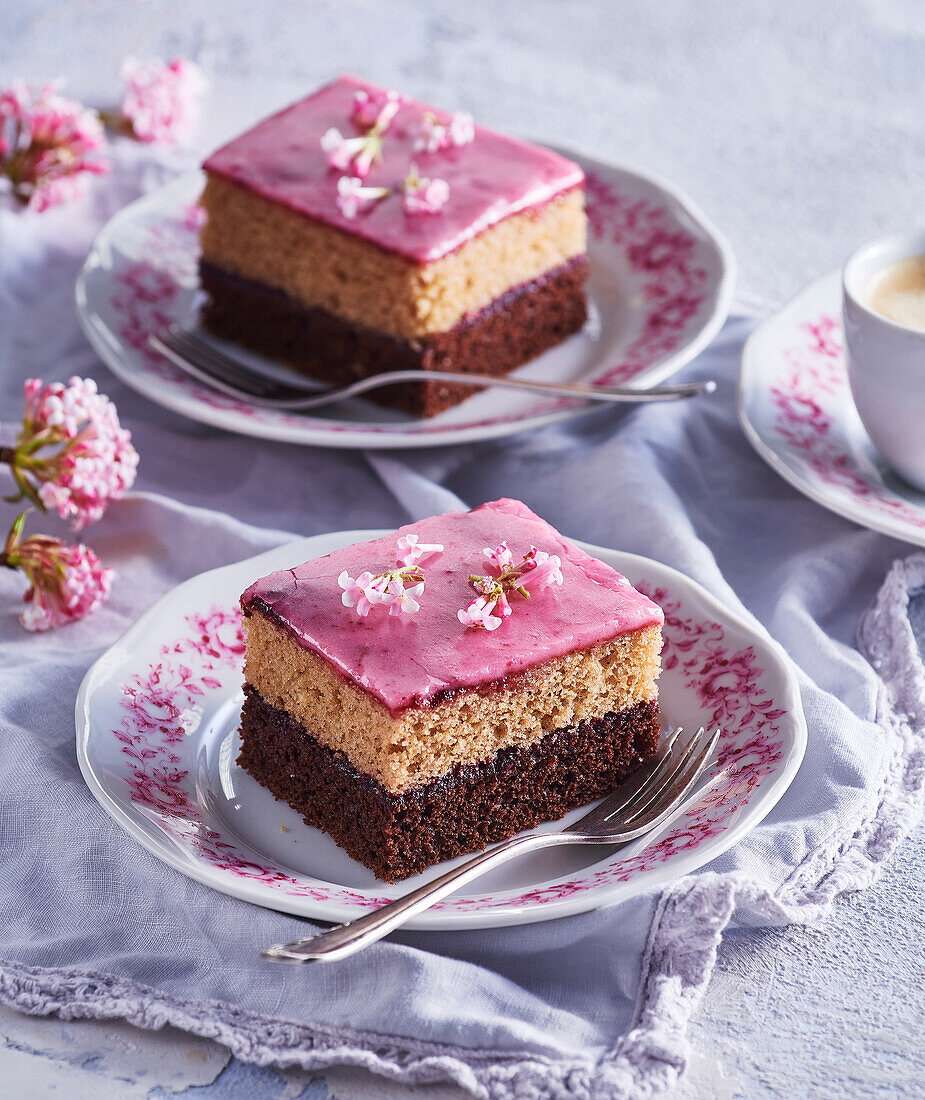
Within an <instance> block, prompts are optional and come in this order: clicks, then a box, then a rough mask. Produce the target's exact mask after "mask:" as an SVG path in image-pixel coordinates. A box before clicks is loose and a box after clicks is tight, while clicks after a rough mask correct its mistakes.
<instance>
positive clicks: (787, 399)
mask: <svg viewBox="0 0 925 1100" xmlns="http://www.w3.org/2000/svg"><path fill="white" fill-rule="evenodd" d="M738 409H739V421H740V423H741V425H742V429H743V431H744V432H745V434H746V436H747V437H748V439H749V441H750V442H751V444H752V445H753V446H754V448H755V450H756V451H757V452H758V454H760V455H761V457H762V458H763V459H765V461H766V462H767V463H768V464H769V465H770V466H771V467H772V469H774V470H776V471H777V472H778V473H779V474H780V475H781V477H783V478H785V479H786V480H787V481H789V482H790V484H791V485H793V486H794V488H796V489H799V491H800V492H801V493H805V494H806V496H808V497H810V498H811V499H812V500H814V501H816V502H817V503H818V504H821V505H822V506H823V507H824V508H828V509H830V510H831V511H833V512H837V513H838V514H839V515H841V516H844V517H845V518H846V519H850V520H853V521H854V522H855V523H859V524H861V526H862V527H869V528H871V529H872V530H874V531H882V532H883V533H884V534H887V535H892V536H893V537H894V538H898V539H903V540H904V541H905V542H911V543H914V544H915V545H917V546H925V494H923V493H921V492H919V491H918V490H916V489H914V488H912V486H910V485H907V484H906V483H905V482H904V481H902V479H901V478H899V477H898V476H897V475H896V474H894V473H893V471H892V470H890V468H889V467H888V466H887V464H886V463H885V462H884V460H883V459H882V458H881V457H880V455H879V454H878V453H877V451H876V449H875V447H874V445H873V443H871V441H870V438H869V437H868V435H867V432H866V431H865V430H864V425H863V424H862V423H861V420H860V417H859V416H858V414H857V410H856V409H855V407H854V402H853V400H852V398H851V390H850V388H849V385H848V374H847V369H846V366H845V359H844V349H843V346H842V321H841V272H840V271H832V272H830V273H829V274H828V275H824V276H823V277H822V278H821V279H817V280H816V281H815V282H813V283H810V285H809V286H808V287H806V288H805V289H803V290H802V291H800V293H799V294H798V295H797V296H796V297H795V298H794V299H792V300H791V301H790V302H788V303H787V305H785V306H784V307H783V308H782V309H780V310H779V311H778V312H777V313H775V314H774V315H773V316H772V317H770V318H769V319H768V320H766V321H764V322H763V323H762V324H761V325H759V326H758V328H757V329H755V331H754V332H753V333H752V335H751V336H750V337H749V339H748V341H747V342H746V344H745V348H744V350H743V352H742V365H741V369H740V372H739V392H738Z"/></svg>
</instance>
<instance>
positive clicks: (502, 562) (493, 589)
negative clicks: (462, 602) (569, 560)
mask: <svg viewBox="0 0 925 1100" xmlns="http://www.w3.org/2000/svg"><path fill="white" fill-rule="evenodd" d="M483 553H484V555H485V557H486V558H487V559H488V561H489V564H490V565H492V566H493V567H494V568H495V569H497V570H498V576H490V575H489V576H480V575H478V574H476V573H473V574H472V575H470V577H469V584H470V585H471V587H472V588H473V589H474V590H475V592H477V593H478V595H477V596H476V598H475V599H474V600H472V601H471V603H468V604H467V605H466V606H465V607H464V608H463V609H462V610H461V611H458V612H457V613H456V616H457V618H458V619H459V621H460V622H461V623H462V624H463V626H472V627H481V628H482V629H484V630H497V629H498V627H499V626H500V625H501V624H502V623H503V622H504V620H505V619H506V618H508V617H509V616H510V615H511V614H513V608H512V607H511V605H510V603H509V602H508V596H509V595H513V593H515V592H516V593H518V595H521V596H523V597H524V599H527V600H528V599H530V590H531V589H532V590H533V591H535V592H536V591H539V590H540V589H542V588H546V587H547V586H548V585H550V584H562V561H561V559H560V558H559V556H558V555H557V554H547V553H546V551H545V550H537V548H536V547H535V546H531V547H530V550H529V551H528V552H527V553H526V554H524V556H523V559H522V560H521V562H520V564H519V565H517V566H515V565H514V558H513V555H512V554H511V552H510V550H509V549H508V546H507V543H506V542H502V543H501V544H500V545H499V546H496V547H495V548H494V550H491V549H489V548H488V547H486V548H485V549H484V551H483Z"/></svg>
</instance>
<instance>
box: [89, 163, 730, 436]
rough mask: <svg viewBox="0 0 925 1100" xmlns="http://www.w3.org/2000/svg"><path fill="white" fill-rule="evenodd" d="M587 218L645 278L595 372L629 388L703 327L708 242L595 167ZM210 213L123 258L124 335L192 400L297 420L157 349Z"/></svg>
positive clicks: (120, 314)
mask: <svg viewBox="0 0 925 1100" xmlns="http://www.w3.org/2000/svg"><path fill="white" fill-rule="evenodd" d="M586 195H587V211H588V223H589V226H590V230H591V234H592V236H593V237H594V238H596V239H597V240H600V241H606V242H608V243H609V244H611V245H613V246H614V247H615V248H617V249H618V250H619V252H620V253H621V254H622V255H623V256H624V258H625V262H626V264H627V266H628V267H629V270H630V271H632V272H633V273H634V274H636V275H637V276H639V277H640V278H641V280H642V297H643V299H644V300H645V303H646V310H645V318H644V320H643V322H642V324H641V325H640V327H639V331H638V332H637V333H636V334H635V335H634V336H633V338H632V340H631V341H630V344H629V346H628V347H627V348H626V350H625V352H624V354H623V356H622V358H621V360H620V362H618V363H616V364H614V365H612V366H610V367H608V368H607V369H606V370H604V371H602V372H601V373H599V374H597V375H595V376H594V377H593V378H592V379H591V382H592V383H593V384H594V385H598V386H612V385H620V384H624V383H626V382H629V381H631V380H632V379H633V378H635V377H636V376H637V375H638V374H640V373H641V372H642V371H644V370H646V369H647V368H649V367H651V366H652V365H653V364H655V363H656V362H659V361H661V360H663V359H665V358H667V357H668V356H669V355H671V354H672V353H674V352H675V351H677V350H678V349H679V348H680V347H681V346H682V344H683V343H685V342H686V340H687V339H689V338H690V336H691V335H693V334H694V333H695V332H696V331H697V330H698V329H699V328H700V326H701V323H702V316H703V310H704V307H705V303H706V298H707V294H706V288H707V284H708V282H709V276H708V272H707V270H706V269H705V268H704V267H703V266H701V264H700V263H698V260H697V256H698V252H699V250H700V249H701V247H702V244H701V242H699V241H698V240H697V238H696V237H694V236H692V235H691V234H690V233H688V232H686V231H685V230H684V229H682V228H681V226H680V225H679V223H678V220H677V217H676V215H674V214H673V213H672V212H671V211H670V210H669V208H668V207H666V206H664V205H659V204H655V203H651V202H647V201H646V200H644V199H640V198H638V197H633V196H631V195H627V194H623V193H621V192H620V191H619V190H618V189H617V188H616V187H614V186H613V185H612V184H611V183H609V182H607V181H606V180H604V179H602V178H601V177H600V176H599V175H598V174H597V173H595V172H588V173H587V177H586ZM202 218H203V211H202V209H201V208H200V207H198V206H196V205H195V204H194V205H191V206H189V207H187V208H186V210H185V211H184V212H183V214H182V216H181V217H179V218H157V219H154V220H151V221H149V222H148V225H147V228H146V234H147V238H146V241H145V248H144V250H143V251H144V256H145V258H144V259H141V260H132V261H128V260H125V259H120V260H118V261H117V265H116V268H115V271H114V276H113V281H114V284H115V289H114V291H113V293H112V295H111V298H110V304H111V305H112V307H113V309H114V311H115V313H116V317H117V321H116V326H115V327H116V333H117V335H118V336H119V337H120V339H121V340H123V341H124V342H125V344H126V345H127V346H128V347H130V348H132V349H133V350H134V351H136V352H137V353H138V354H139V356H140V357H141V361H142V364H143V369H144V370H145V371H146V372H148V373H149V374H151V375H153V376H154V377H156V378H158V379H161V380H163V381H166V382H168V383H169V384H170V385H171V387H173V388H177V389H180V390H182V391H183V392H184V393H185V394H186V395H187V396H188V397H189V398H190V399H191V400H192V401H194V402H196V403H198V404H201V405H205V406H206V407H208V408H211V409H216V410H219V411H222V412H232V413H235V414H237V415H240V416H245V417H247V418H249V419H250V420H251V421H253V422H263V423H269V424H275V425H280V426H283V425H286V426H297V425H303V424H304V423H305V419H304V417H299V416H296V415H293V414H291V413H283V412H274V411H268V410H265V409H258V408H255V407H254V406H253V405H248V404H247V403H245V402H241V401H236V400H235V399H234V398H230V397H226V396H225V395H223V394H220V393H217V392H216V391H214V390H211V389H209V388H208V387H206V386H200V385H198V384H197V383H196V382H194V381H193V380H191V379H190V378H188V377H187V376H186V375H184V374H183V373H182V372H181V371H179V370H177V368H176V367H174V366H173V365H172V364H171V363H169V362H167V360H165V359H164V358H163V357H162V356H161V355H159V354H158V353H157V352H155V351H154V350H153V349H152V348H150V347H149V346H148V343H147V340H148V337H149V336H150V335H152V334H153V333H154V332H156V331H157V330H158V329H160V328H164V327H165V326H166V325H168V324H171V323H173V322H175V321H178V320H180V319H181V318H180V317H179V316H178V312H179V307H180V299H181V295H180V293H179V291H180V286H181V285H186V286H189V285H190V284H191V283H192V282H194V281H195V279H196V257H197V255H198V244H197V233H198V230H199V228H200V226H201V224H202ZM575 404H576V402H575V401H574V400H572V399H570V398H557V399H555V400H550V401H545V402H539V403H537V404H533V405H531V406H530V408H529V410H528V411H525V412H523V413H517V414H506V415H502V416H493V417H486V418H483V419H481V420H477V421H470V422H468V423H467V424H466V427H467V428H482V427H487V426H490V425H493V424H505V423H511V422H515V421H518V420H523V419H527V418H532V417H535V416H545V415H547V414H549V413H552V412H556V411H559V410H563V409H568V408H571V407H573V406H574V405H575ZM314 423H315V424H316V426H317V425H318V424H324V426H325V428H326V429H327V430H329V431H331V432H342V431H350V432H360V433H369V434H376V433H381V432H392V431H394V430H395V425H394V424H390V425H377V424H358V423H351V424H339V423H337V422H335V421H330V422H328V421H315V422H314ZM413 427H414V429H415V431H416V432H420V433H423V434H428V435H430V434H439V433H441V432H447V431H457V430H458V428H459V425H458V424H425V425H416V424H415V425H413Z"/></svg>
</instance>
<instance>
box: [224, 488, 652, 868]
mask: <svg viewBox="0 0 925 1100" xmlns="http://www.w3.org/2000/svg"><path fill="white" fill-rule="evenodd" d="M399 540H401V543H400V544H399ZM409 547H410V548H411V549H410V550H409V549H408V548H409ZM431 547H440V549H439V550H433V549H429V548H431ZM486 549H488V550H489V551H490V553H489V555H488V557H486V554H485V551H486ZM409 554H410V556H411V558H412V560H414V561H415V564H416V565H419V566H420V569H421V572H422V575H423V577H424V585H423V590H420V589H419V586H418V585H416V584H415V585H411V586H409V587H408V588H407V589H406V590H403V591H405V593H406V594H405V595H403V596H402V599H411V600H412V602H413V603H414V604H417V605H418V607H417V610H416V611H412V609H411V607H409V612H410V613H408V614H395V613H394V612H392V613H390V610H391V607H390V606H388V605H387V604H385V603H383V604H382V605H381V606H376V604H375V603H374V604H373V606H371V607H367V608H364V607H363V606H362V605H360V604H357V591H358V589H357V588H356V585H355V584H353V582H354V581H355V580H359V579H360V578H363V577H364V575H369V576H371V577H375V576H376V575H385V574H387V573H389V572H390V571H393V570H395V568H396V560H397V558H400V557H401V556H402V555H404V556H405V557H406V558H407V557H408V556H409ZM415 554H417V555H418V557H415ZM524 563H526V564H524ZM521 567H522V569H523V572H521V573H518V572H517V570H518V569H519V568H521ZM535 569H539V570H540V572H537V573H535V574H534V577H535V578H538V579H541V580H542V582H543V583H537V584H534V583H533V580H532V579H531V572H533V570H535ZM541 574H542V577H541ZM479 575H482V576H483V581H475V580H474V579H473V578H474V577H477V576H479ZM345 577H346V578H347V579H345ZM505 577H507V578H508V580H507V581H505V579H504V578H505ZM410 579H411V580H414V577H411V578H410ZM495 582H498V583H500V584H501V585H502V586H504V585H505V584H506V585H507V589H506V591H507V593H508V597H507V600H506V602H507V604H508V607H509V610H510V613H509V614H507V615H506V616H505V615H504V614H503V610H502V608H501V607H500V606H496V607H495V608H494V611H495V612H496V613H495V614H492V608H491V607H488V608H487V609H486V606H485V604H484V603H480V596H479V592H480V591H483V590H484V586H485V585H486V584H487V585H488V587H490V586H491V584H492V583H495ZM362 584H366V586H367V590H369V584H370V582H369V581H368V580H363V581H361V585H362ZM480 585H482V586H483V587H481V588H480V587H479V586H480ZM398 588H399V586H398V585H396V586H394V588H393V590H392V594H393V596H394V594H395V593H396V592H397V591H398ZM524 592H526V593H528V595H527V596H525V595H524ZM345 593H346V594H347V599H346V601H345V599H344V595H345ZM351 600H353V601H354V606H345V604H346V603H350V601H351ZM489 602H490V601H489ZM242 604H243V607H244V610H245V614H246V622H245V626H246V636H247V660H246V668H245V678H246V686H245V687H246V693H247V700H246V702H245V706H244V711H243V717H242V749H241V757H240V762H241V764H242V765H243V766H244V768H245V769H246V770H247V771H249V772H250V773H251V774H252V775H253V776H254V777H255V778H256V779H257V780H258V781H259V782H260V783H262V784H263V785H264V786H265V787H267V788H268V789H269V790H270V791H272V792H273V794H275V795H276V796H277V797H278V798H282V799H285V800H286V801H287V802H288V803H289V804H290V805H291V806H293V808H295V809H296V810H297V811H298V812H299V813H301V814H302V815H303V816H304V817H305V820H306V822H308V824H310V825H316V826H318V827H319V828H322V829H324V830H325V831H326V832H328V833H329V834H330V835H331V836H332V837H333V838H334V839H335V840H336V841H337V843H338V844H340V845H341V847H343V848H344V849H346V851H347V852H348V853H349V854H350V855H352V856H353V857H354V858H355V859H357V860H359V861H360V862H362V863H364V864H366V865H367V866H368V867H370V868H371V869H372V870H373V871H374V872H375V873H376V875H377V876H378V877H379V878H381V879H385V880H387V881H394V880H396V879H400V878H404V877H406V876H407V875H410V874H413V873H415V872H417V871H420V870H422V869H423V868H425V867H427V866H430V865H431V864H433V863H437V862H439V861H441V860H444V859H448V858H450V857H451V856H454V855H458V854H460V853H462V852H471V851H475V850H478V849H480V848H482V847H484V846H485V845H486V844H489V843H491V842H493V841H498V840H503V839H505V838H507V837H509V836H512V835H513V834H514V833H516V832H519V831H520V830H522V829H527V828H531V827H533V826H535V825H537V824H539V823H540V822H542V821H549V820H554V819H556V818H559V817H561V816H562V815H563V814H564V813H566V812H567V811H568V810H570V809H572V808H574V807H576V806H580V805H583V804H585V803H587V802H590V801H592V800H594V799H596V798H598V797H600V796H602V795H604V794H606V793H607V792H608V791H609V790H610V789H611V788H612V787H613V786H614V785H615V784H616V783H617V782H618V781H619V780H620V779H621V778H622V777H624V776H626V775H627V774H629V773H630V772H631V771H632V770H633V769H634V768H636V767H638V766H639V764H640V763H641V762H642V761H643V760H645V759H646V758H648V757H650V756H651V755H653V754H654V752H655V751H656V748H657V744H658V732H659V719H658V702H657V699H658V687H657V677H658V672H659V665H660V656H659V654H660V649H661V624H662V621H663V616H662V612H661V610H660V608H658V606H657V605H655V604H654V603H652V601H651V600H649V599H647V598H646V597H645V596H644V595H642V594H641V593H639V592H637V591H636V590H635V589H634V588H633V587H632V586H631V585H630V584H629V582H628V581H627V580H626V579H625V578H624V577H622V576H621V575H620V574H619V573H617V572H615V571H614V570H613V569H611V568H610V567H609V566H607V565H605V564H604V563H603V562H601V561H598V560H597V559H595V558H591V557H589V556H588V555H587V554H586V553H584V552H583V551H582V550H580V549H579V548H578V547H576V546H574V545H573V544H571V543H569V542H567V541H566V540H565V539H563V538H562V536H561V535H560V534H558V532H556V531H555V530H554V529H553V528H552V527H550V526H549V524H547V523H545V522H544V521H543V520H542V519H540V518H539V517H538V516H536V515H534V514H533V513H532V512H531V511H530V510H529V509H528V508H527V507H526V506H525V505H523V504H520V503H519V502H517V501H509V500H501V501H496V502H494V503H492V504H486V505H483V506H482V507H480V508H476V509H474V510H473V511H471V512H449V513H447V514H445V515H442V516H435V517H432V518H431V519H427V520H422V521H420V522H419V523H415V524H411V525H410V526H408V527H403V528H401V529H400V530H399V531H398V532H396V533H395V534H394V535H391V536H388V537H386V538H381V539H377V540H375V541H374V542H368V543H359V544H356V545H354V546H351V547H348V548H347V549H344V550H339V551H336V552H335V553H333V554H330V555H328V556H327V557H324V558H319V559H316V560H313V561H309V562H306V563H305V564H304V565H301V566H298V567H297V568H295V569H292V570H285V571H281V572H278V573H272V574H270V575H269V576H267V577H265V578H263V579H262V580H260V581H258V582H257V583H256V584H254V585H253V586H252V587H251V588H249V589H248V590H247V592H245V593H244V596H243V597H242ZM467 608H468V609H469V610H468V611H467V610H466V609H467ZM358 611H359V612H360V613H358ZM363 611H366V612H367V613H366V614H365V615H363V614H362V612H363ZM460 612H462V615H460ZM496 619H500V620H501V621H500V623H498V622H494V621H493V620H496Z"/></svg>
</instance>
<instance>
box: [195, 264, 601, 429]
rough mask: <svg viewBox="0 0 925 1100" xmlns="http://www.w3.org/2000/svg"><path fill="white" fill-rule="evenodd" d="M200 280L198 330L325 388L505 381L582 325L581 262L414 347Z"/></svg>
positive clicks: (388, 395) (455, 393) (416, 410)
mask: <svg viewBox="0 0 925 1100" xmlns="http://www.w3.org/2000/svg"><path fill="white" fill-rule="evenodd" d="M199 277H200V283H201V285H202V288H203V290H204V291H205V292H206V294H207V295H208V300H207V302H206V303H205V305H204V307H203V311H202V322H203V324H204V325H205V327H206V328H207V329H209V331H210V332H213V333H215V335H216V336H221V337H224V338H225V339H227V340H233V341H235V342H236V343H239V344H243V345H244V346H245V347H248V348H250V349H251V350H253V351H256V352H259V353H260V354H262V355H266V356H268V357H269V358H271V359H279V360H282V361H284V362H287V363H289V364H290V365H291V366H292V367H294V368H295V369H296V370H298V371H300V372H302V373H303V374H308V375H310V376H311V377H312V378H316V379H318V380H319V381H322V382H326V383H329V384H330V385H332V386H343V385H347V384H348V383H349V382H355V381H356V380H357V379H359V378H366V377H368V376H369V375H371V374H380V373H382V372H384V371H393V370H424V371H427V370H454V371H465V372H468V373H476V374H488V375H492V376H498V375H502V374H507V373H508V372H509V371H512V370H513V369H514V368H515V367H519V366H521V365H522V364H523V363H526V362H527V361H528V360H530V359H533V358H534V357H535V356H537V355H539V354H541V352H544V351H546V350H547V349H549V348H551V347H553V346H555V345H556V344H559V343H561V342H562V341H563V340H564V339H566V337H568V336H571V335H572V333H574V332H577V331H578V330H579V329H580V328H581V327H582V325H583V324H584V323H585V320H586V319H587V305H586V303H585V293H584V285H585V282H586V280H587V277H588V261H587V257H585V256H576V257H575V258H574V259H572V260H569V261H568V263H565V264H562V265H561V266H560V267H557V268H554V269H553V270H551V271H548V272H546V273H545V274H544V275H542V276H541V277H540V278H539V279H534V280H533V281H531V282H529V283H523V284H521V285H520V286H516V287H512V288H511V289H510V290H508V291H507V292H506V293H504V294H503V295H501V296H500V297H499V298H496V299H495V300H494V301H493V302H492V303H491V304H490V305H489V306H487V307H486V308H485V309H483V310H481V312H479V313H477V314H475V315H474V316H471V317H467V318H466V319H464V320H463V321H461V322H460V323H459V324H458V325H455V326H454V327H453V328H451V329H449V330H448V331H446V332H441V333H438V334H436V335H434V336H428V337H426V338H422V339H421V340H416V341H413V342H411V341H403V340H398V339H396V338H395V337H393V336H388V335H386V334H385V333H382V332H377V331H375V330H373V329H367V328H362V327H361V326H359V325H355V324H352V323H351V322H348V321H343V320H341V319H340V318H338V317H335V316H334V315H333V314H331V313H328V312H327V311H326V310H322V309H309V308H308V307H306V306H304V305H303V304H302V303H301V302H296V301H294V300H293V299H292V298H290V297H289V296H288V295H287V294H284V293H283V292H282V291H279V290H275V289H273V288H272V287H268V286H265V285H263V284H262V283H257V282H253V281H252V280H249V279H242V278H240V277H239V276H237V275H232V274H229V273H228V272H226V271H223V270H222V269H221V268H219V267H215V266H214V265H213V264H209V263H206V262H201V263H200V265H199ZM475 392H476V390H475V388H474V387H472V386H465V385H461V384H456V383H443V382H433V383H429V382H428V383H420V382H416V383H405V384H399V385H396V386H388V387H386V388H384V389H381V390H375V391H374V392H373V393H371V394H369V399H370V400H371V401H375V402H377V403H378V404H380V405H386V406H388V407H389V408H394V409H401V410H403V411H404V412H409V413H412V414H414V415H415V416H424V417H427V416H434V415H435V414H436V413H438V412H442V411H443V410H444V409H448V408H450V406H452V405H457V404H458V403H459V402H460V401H462V400H464V399H465V398H467V397H469V396H471V395H472V394H473V393H475Z"/></svg>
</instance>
